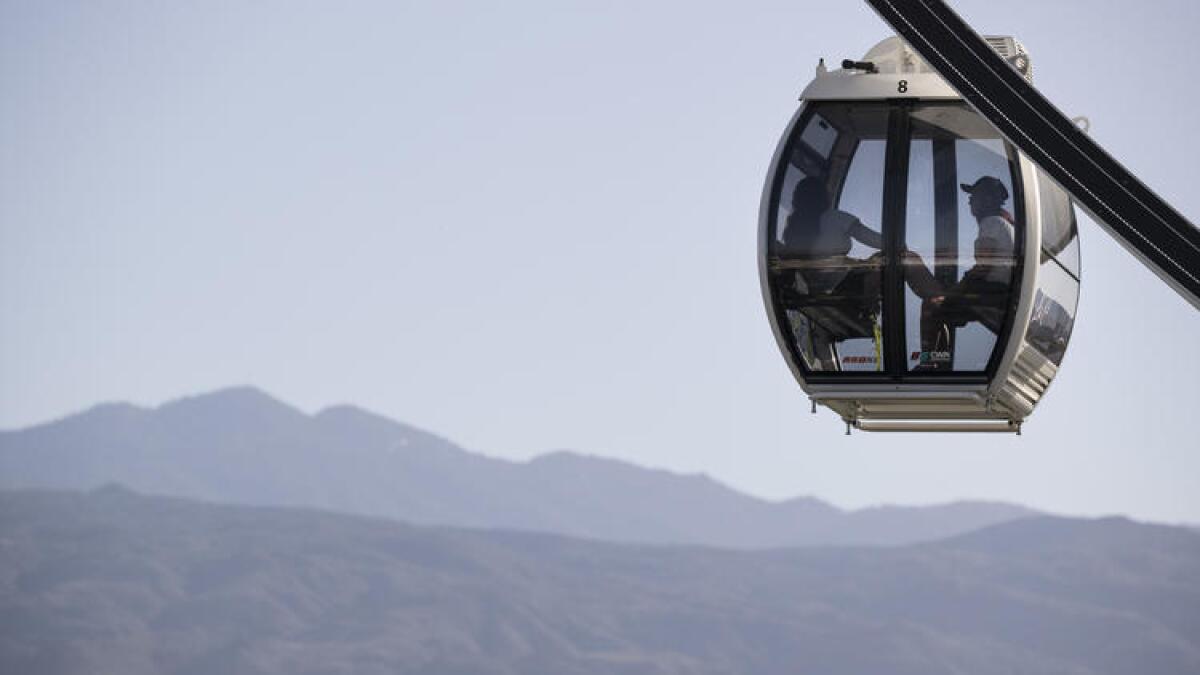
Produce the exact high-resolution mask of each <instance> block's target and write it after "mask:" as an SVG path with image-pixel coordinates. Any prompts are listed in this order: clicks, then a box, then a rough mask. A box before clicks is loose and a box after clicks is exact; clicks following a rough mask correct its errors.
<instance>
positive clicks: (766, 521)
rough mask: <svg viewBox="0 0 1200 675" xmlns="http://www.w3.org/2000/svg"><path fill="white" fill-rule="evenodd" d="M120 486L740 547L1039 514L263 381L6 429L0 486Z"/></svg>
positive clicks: (415, 519) (920, 536)
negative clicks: (488, 438) (519, 438)
mask: <svg viewBox="0 0 1200 675" xmlns="http://www.w3.org/2000/svg"><path fill="white" fill-rule="evenodd" d="M110 483H118V484H122V485H126V486H128V487H130V488H132V489H134V490H137V491H139V492H144V493H149V494H158V495H168V496H178V497H191V498H198V499H204V500H209V501H217V502H226V503H233V504H243V505H264V506H298V507H309V508H317V509H325V510H331V511H339V512H343V513H350V514H360V515H368V516H383V517H388V518H395V519H399V520H404V521H407V522H411V523H417V524H429V525H452V526H462V527H476V528H501V529H512V530H530V531H540V532H550V533H560V534H566V535H572V536H580V537H587V538H594V539H601V540H610V541H625V542H645V543H659V544H679V543H686V544H705V545H712V546H721V547H736V548H770V547H781V546H801V545H831V544H836V545H849V544H856V545H857V544H862V545H897V544H906V543H911V542H917V541H928V540H935V539H941V538H944V537H947V536H952V535H955V534H960V533H963V532H967V531H970V530H974V529H977V528H980V527H984V526H988V525H992V524H996V523H1000V522H1005V521H1009V520H1013V519H1015V518H1021V517H1025V516H1029V515H1032V512H1031V511H1029V510H1027V509H1024V508H1022V507H1018V506H1012V505H1007V504H996V503H981V502H962V503H954V504H947V505H943V506H933V507H920V508H915V507H880V508H871V509H863V510H859V511H843V510H840V509H838V508H835V507H833V506H831V505H829V504H827V503H824V502H822V501H819V500H817V499H812V498H799V499H792V500H788V501H781V502H771V501H765V500H762V499H757V498H754V497H751V496H748V495H745V494H741V493H739V492H736V491H734V490H732V489H730V488H728V487H726V486H724V485H721V484H719V483H717V482H715V481H713V480H712V479H710V478H708V477H706V476H703V475H680V474H675V473H670V472H667V471H660V470H649V469H643V468H639V467H636V466H633V465H630V464H626V463H623V462H618V461H614V460H609V459H600V458H595V457H587V456H582V455H578V454H573V453H568V452H558V453H553V454H549V455H545V456H542V457H539V458H537V459H534V460H532V461H530V462H510V461H505V460H500V459H493V458H489V457H485V456H482V455H478V454H473V453H470V452H467V451H465V450H463V449H462V448H459V447H458V446H456V445H454V444H453V443H451V442H449V441H447V440H445V439H443V438H439V437H438V436H435V435H433V434H430V433H428V432H425V431H421V430H419V429H416V428H413V427H410V426H407V425H404V424H401V423H399V422H395V421H392V420H389V419H386V418H383V417H380V416H378V415H374V414H372V413H369V412H366V411H363V410H361V409H358V408H354V407H351V406H338V407H332V408H328V409H325V410H322V411H321V412H319V413H317V414H316V415H311V416H310V415H306V414H305V413H303V412H301V411H299V410H297V409H295V408H293V407H290V406H288V405H285V404H283V403H280V402H279V401H277V400H275V399H273V398H271V397H270V396H268V395H266V394H264V393H262V392H261V391H258V390H256V389H252V388H237V389H227V390H223V391H219V392H216V393H212V394H207V395H202V396H195V397H191V398H184V399H181V400H178V401H175V402H172V403H168V404H165V405H162V406H160V407H158V408H155V409H146V408H140V407H136V406H133V405H129V404H105V405H100V406H96V407H95V408H92V409H90V410H88V411H86V412H83V413H80V414H77V415H73V416H70V417H67V418H65V419H62V420H59V421H56V422H52V423H49V424H44V425H40V426H36V427H32V428H28V429H24V430H19V431H6V432H0V489H19V488H46V489H71V490H88V489H92V488H96V487H99V486H102V485H106V484H110Z"/></svg>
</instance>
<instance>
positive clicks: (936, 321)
mask: <svg viewBox="0 0 1200 675" xmlns="http://www.w3.org/2000/svg"><path fill="white" fill-rule="evenodd" d="M959 187H961V188H962V190H963V191H964V192H966V193H967V194H969V195H970V197H969V198H968V201H967V203H968V205H969V206H970V208H971V215H973V216H974V217H975V220H976V222H977V223H978V225H979V232H978V235H977V236H976V238H975V264H974V265H973V266H972V267H971V269H969V270H967V271H966V273H964V274H963V276H962V278H961V279H960V280H959V281H957V282H956V283H953V284H949V285H946V284H943V283H941V282H940V281H938V280H937V279H935V278H934V276H933V274H932V273H930V271H929V268H928V267H926V266H925V263H924V261H923V260H921V257H920V256H919V255H917V254H916V253H913V252H911V251H905V252H904V253H903V256H904V258H905V262H906V263H907V264H906V265H905V270H906V273H905V278H906V280H907V281H908V284H909V286H910V287H911V288H912V290H913V292H914V293H916V294H917V295H918V296H919V297H921V298H922V303H921V349H922V351H945V350H949V335H950V329H951V328H958V327H961V326H965V325H967V324H968V323H971V322H975V321H977V322H979V323H980V324H982V325H983V326H984V327H986V328H987V329H988V330H990V331H992V332H993V333H996V334H999V333H1000V328H1001V326H1002V324H1003V322H1004V315H1005V312H1006V311H1007V309H1008V303H1009V288H1010V287H1011V286H1012V275H1013V265H1014V255H1015V252H1016V246H1015V243H1014V232H1015V228H1014V225H1015V222H1014V219H1013V217H1012V214H1010V213H1009V212H1008V211H1006V210H1005V209H1004V203H1005V202H1006V201H1008V188H1007V187H1005V185H1004V183H1003V182H1001V181H1000V179H998V178H995V177H993V176H984V177H982V178H980V179H979V180H977V181H975V182H974V183H973V184H970V185H968V184H962V185H960V186H959ZM935 365H936V364H935Z"/></svg>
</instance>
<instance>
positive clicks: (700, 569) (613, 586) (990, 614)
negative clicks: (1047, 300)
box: [0, 411, 1200, 675]
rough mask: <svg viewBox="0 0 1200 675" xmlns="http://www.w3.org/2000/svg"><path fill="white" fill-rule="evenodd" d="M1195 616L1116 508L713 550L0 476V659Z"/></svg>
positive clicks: (217, 656) (1094, 651) (1133, 650)
mask: <svg viewBox="0 0 1200 675" xmlns="http://www.w3.org/2000/svg"><path fill="white" fill-rule="evenodd" d="M127 412H128V411H127ZM1197 627H1200V535H1197V534H1196V533H1195V532H1192V531H1191V530H1188V529H1185V528H1173V527H1164V526H1156V525H1142V524H1137V523H1133V522H1130V521H1127V520H1124V519H1105V520H1094V521H1083V520H1068V519H1060V518H1049V517H1033V518H1025V519H1021V520H1017V521H1013V522H1010V523H1005V524H1002V525H997V526H993V527H989V528H985V529H982V530H979V531H976V532H973V533H971V534H968V535H963V536H960V537H957V538H952V539H949V540H946V541H942V542H936V543H929V544H920V545H913V546H907V547H891V548H821V549H813V548H806V549H793V550H774V551H722V550H714V549H711V548H706V547H664V546H644V545H630V544H613V543H601V542H592V541H585V540H576V539H568V538H562V537H558V536H552V535H541V534H528V533H527V534H521V533H513V532H497V531H467V530H458V529H445V528H418V527H413V526H409V525H404V524H401V523H396V522H391V521H386V520H379V519H366V518H361V517H353V516H342V515H333V514H329V513H322V512H315V511H310V510H296V509H268V508H250V507H234V506H218V505H211V504H204V503H199V502H189V501H183V500H176V499H167V498H151V497H142V496H138V495H136V494H134V493H131V492H129V491H128V490H125V489H121V488H106V489H101V490H98V491H94V492H91V493H89V494H80V493H73V494H69V493H47V492H19V493H11V492H10V493H0V672H5V673H39V674H41V675H59V674H68V673H122V675H143V674H149V673H164V674H171V675H199V674H213V675H216V674H218V673H219V674H221V675H243V674H244V675H254V674H266V673H288V674H289V675H292V674H300V675H303V674H306V673H312V674H317V673H322V674H323V673H363V674H370V673H421V674H425V673H428V674H434V673H436V674H439V675H456V674H466V673H471V674H482V675H539V674H546V675H551V674H553V675H559V674H569V675H592V674H596V675H599V674H605V675H608V674H610V673H625V674H630V675H632V674H643V673H644V674H660V675H668V674H674V673H679V674H681V675H682V674H687V675H718V674H720V675H730V674H733V673H738V674H748V675H756V674H776V673H821V674H822V675H843V674H844V675H851V674H858V673H889V674H890V675H941V674H947V675H949V674H951V673H971V674H972V675H992V674H995V675H1000V674H1002V673H1003V674H1011V673H1022V674H1023V675H1041V674H1045V675H1051V674H1053V675H1068V674H1079V675H1081V674H1085V673H1086V674H1091V675H1104V674H1109V673H1111V674H1114V675H1115V674H1128V673H1139V674H1151V675H1152V674H1163V675H1174V674H1177V673H1178V674H1184V673H1188V674H1191V673H1197V672H1200V630H1198V629H1197Z"/></svg>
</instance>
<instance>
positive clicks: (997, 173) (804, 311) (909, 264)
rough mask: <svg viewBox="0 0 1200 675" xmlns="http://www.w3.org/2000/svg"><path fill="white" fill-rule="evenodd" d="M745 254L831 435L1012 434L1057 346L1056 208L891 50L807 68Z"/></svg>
mask: <svg viewBox="0 0 1200 675" xmlns="http://www.w3.org/2000/svg"><path fill="white" fill-rule="evenodd" d="M988 42H989V43H990V44H991V45H992V47H993V48H994V49H995V50H996V51H997V52H999V53H1000V54H1001V55H1002V56H1004V57H1006V58H1009V59H1010V62H1011V63H1013V64H1014V65H1015V66H1016V67H1018V68H1020V69H1022V71H1023V72H1024V73H1025V74H1026V76H1028V74H1029V73H1030V66H1029V59H1028V55H1027V54H1025V52H1024V49H1023V48H1022V47H1021V45H1020V44H1019V43H1017V42H1016V41H1015V40H1013V39H1012V38H988ZM758 253H759V262H760V278H761V283H762V291H763V298H764V301H765V303H766V308H767V314H768V316H769V318H770V323H771V327H772V329H773V331H774V333H775V337H776V339H777V341H778V344H779V347H780V349H781V350H782V353H783V356H784V358H785V359H786V361H787V363H788V365H789V366H790V368H791V370H792V372H793V373H794V375H795V377H796V379H797V381H798V382H799V383H800V386H801V387H802V388H803V389H804V390H805V392H807V393H808V395H809V396H810V398H811V399H812V400H813V402H814V409H815V405H816V404H821V405H825V406H828V407H829V408H831V409H832V410H834V411H836V412H837V413H838V414H839V415H840V416H841V417H842V419H843V420H845V422H846V423H847V425H848V427H847V429H849V428H850V427H855V428H859V429H864V430H892V431H903V430H912V431H918V430H956V431H957V430H979V431H1019V430H1020V425H1021V423H1022V421H1023V420H1024V419H1025V418H1026V417H1027V416H1028V415H1029V414H1030V413H1031V412H1032V411H1033V409H1034V406H1036V405H1037V403H1038V401H1039V399H1041V397H1042V395H1043V393H1044V392H1045V391H1046V388H1047V386H1048V385H1049V384H1050V382H1051V380H1053V379H1054V376H1055V374H1056V372H1057V371H1058V368H1059V366H1060V365H1061V363H1062V360H1063V355H1064V352H1065V351H1066V348H1067V343H1068V341H1069V339H1070V337H1071V329H1072V326H1073V324H1074V320H1075V309H1076V302H1077V299H1078V295H1079V276H1080V255H1079V242H1078V237H1077V230H1076V222H1075V214H1074V209H1073V207H1072V201H1071V198H1070V197H1069V196H1068V195H1067V193H1066V192H1064V191H1063V189H1062V188H1060V187H1059V186H1058V184H1057V183H1055V182H1054V181H1053V180H1051V179H1050V178H1049V177H1048V176H1047V175H1046V174H1044V173H1043V172H1042V171H1041V170H1040V169H1038V168H1037V166H1035V165H1034V164H1033V163H1032V162H1031V161H1030V160H1029V159H1028V158H1027V157H1026V156H1024V155H1023V154H1022V153H1021V152H1019V151H1018V150H1017V149H1016V148H1015V147H1013V146H1012V145H1011V144H1010V143H1008V142H1007V141H1006V140H1005V138H1004V137H1003V136H1002V135H1001V134H1000V132H999V131H997V130H996V128H995V127H993V126H992V124H991V123H989V122H988V121H987V120H986V119H985V118H983V117H981V116H980V115H979V114H978V113H976V112H975V111H974V109H973V108H972V107H971V106H969V105H968V104H967V103H966V102H964V101H963V100H962V98H961V97H960V96H959V94H958V93H957V92H956V91H955V90H954V89H953V88H952V87H951V86H950V85H949V84H948V83H947V82H946V81H945V80H943V79H942V77H941V76H939V75H938V74H937V73H936V72H934V71H933V69H931V68H930V67H929V66H928V65H926V63H925V62H924V61H923V60H922V59H921V57H920V56H918V55H917V54H915V53H914V52H913V51H912V50H911V49H910V48H909V47H908V46H907V45H906V44H905V43H904V42H902V41H901V40H899V39H898V38H891V39H888V40H884V41H883V42H881V43H880V44H879V45H877V46H875V47H874V48H873V49H871V50H870V52H869V53H868V54H867V55H866V56H865V57H864V58H863V60H862V61H858V62H849V61H847V62H845V63H844V64H843V67H842V68H841V69H838V70H827V69H826V68H825V66H824V64H823V63H822V64H821V65H820V66H818V69H817V75H816V78H815V79H814V80H813V81H812V83H811V84H809V85H808V87H807V88H806V89H805V90H804V92H803V94H802V96H801V106H800V109H799V110H798V111H797V113H796V114H795V116H794V117H793V119H792V121H791V123H790V124H789V126H788V128H787V130H786V132H785V133H784V135H783V138H782V140H781V141H780V143H779V146H778V149H777V151H776V153H775V157H774V160H773V161H772V165H771V169H770V171H769V173H768V177H767V181H766V186H765V189H764V194H763V199H762V207H761V216H760V224H759V252H758Z"/></svg>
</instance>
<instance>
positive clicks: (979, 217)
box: [902, 105, 1022, 374]
mask: <svg viewBox="0 0 1200 675" xmlns="http://www.w3.org/2000/svg"><path fill="white" fill-rule="evenodd" d="M1013 156H1015V154H1014V153H1012V151H1011V150H1010V148H1009V147H1008V146H1007V144H1006V143H1005V142H1004V141H1003V140H1001V139H1000V137H999V134H998V133H997V132H996V131H995V129H993V128H992V127H991V125H990V124H988V123H987V122H986V121H985V120H984V119H983V118H981V117H979V116H978V115H977V114H975V113H974V112H973V111H971V110H970V109H968V108H966V107H964V106H950V105H941V106H921V107H917V108H915V109H914V111H913V115H912V141H911V146H910V153H909V176H908V203H907V211H906V225H905V247H906V251H905V252H904V253H903V255H902V257H903V261H904V280H905V290H904V293H905V320H906V328H905V341H906V355H907V357H908V363H907V370H908V371H909V372H914V373H922V374H928V373H940V372H955V373H981V372H984V371H985V370H986V369H987V366H988V363H989V362H990V360H991V358H992V355H993V352H994V351H995V350H996V347H997V342H998V338H997V336H998V335H999V333H1000V332H1001V330H1002V328H1003V326H1004V324H1005V322H1006V320H1007V316H1008V312H1009V308H1010V304H1011V299H1012V293H1013V291H1014V283H1013V281H1014V271H1015V269H1016V264H1017V260H1018V253H1019V251H1018V246H1019V243H1020V242H1019V238H1020V231H1021V229H1022V227H1021V225H1020V223H1019V222H1018V221H1017V216H1018V215H1019V214H1017V213H1016V212H1015V211H1014V208H1013V204H1014V203H1015V200H1014V194H1015V190H1014V188H1013V181H1014V175H1013V163H1012V162H1011V160H1010V158H1011V157H1013Z"/></svg>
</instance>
